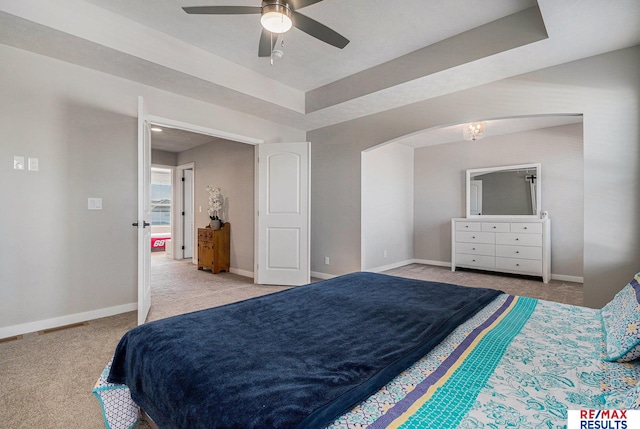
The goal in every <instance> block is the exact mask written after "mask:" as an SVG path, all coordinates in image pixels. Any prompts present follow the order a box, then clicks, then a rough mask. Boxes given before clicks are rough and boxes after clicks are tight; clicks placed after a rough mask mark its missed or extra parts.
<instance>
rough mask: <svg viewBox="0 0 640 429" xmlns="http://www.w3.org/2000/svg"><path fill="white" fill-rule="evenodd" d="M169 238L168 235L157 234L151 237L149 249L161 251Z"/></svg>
mask: <svg viewBox="0 0 640 429" xmlns="http://www.w3.org/2000/svg"><path fill="white" fill-rule="evenodd" d="M169 240H171V236H170V235H159V236H155V237H151V251H152V252H154V251H163V252H164V250H165V249H166V245H167V244H168V243H169Z"/></svg>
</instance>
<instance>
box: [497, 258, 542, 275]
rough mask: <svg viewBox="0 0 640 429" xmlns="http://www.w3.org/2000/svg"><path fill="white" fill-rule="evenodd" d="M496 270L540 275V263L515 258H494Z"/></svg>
mask: <svg viewBox="0 0 640 429" xmlns="http://www.w3.org/2000/svg"><path fill="white" fill-rule="evenodd" d="M496 268H497V269H499V270H506V271H516V272H519V273H526V274H537V275H541V274H542V261H534V260H531V259H517V258H496Z"/></svg>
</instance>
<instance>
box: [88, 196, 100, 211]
mask: <svg viewBox="0 0 640 429" xmlns="http://www.w3.org/2000/svg"><path fill="white" fill-rule="evenodd" d="M87 208H88V209H89V210H102V198H89V199H88V207H87Z"/></svg>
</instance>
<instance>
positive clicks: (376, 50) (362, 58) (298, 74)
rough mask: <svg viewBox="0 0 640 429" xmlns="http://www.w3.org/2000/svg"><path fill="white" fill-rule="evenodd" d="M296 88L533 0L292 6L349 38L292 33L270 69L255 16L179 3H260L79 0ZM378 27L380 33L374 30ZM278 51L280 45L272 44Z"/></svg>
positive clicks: (241, 1)
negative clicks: (342, 41) (195, 10)
mask: <svg viewBox="0 0 640 429" xmlns="http://www.w3.org/2000/svg"><path fill="white" fill-rule="evenodd" d="M87 1H88V2H89V3H93V4H95V5H96V6H100V7H102V8H104V9H107V10H109V11H111V12H115V13H117V14H119V15H122V16H125V17H127V18H129V19H132V20H134V21H137V22H139V23H141V24H143V25H145V26H148V27H150V28H153V29H155V30H158V31H161V32H163V33H166V34H168V35H170V36H172V37H175V38H177V39H180V40H182V41H184V42H187V43H189V44H190V45H194V46H197V47H199V48H202V49H204V50H206V51H208V52H211V53H213V54H216V55H218V56H221V57H223V58H226V59H228V60H231V61H233V62H234V63H236V64H240V65H242V66H244V67H247V68H249V69H251V70H254V71H256V72H258V73H260V74H263V75H265V76H268V77H269V78H271V79H274V80H277V81H280V82H282V83H284V84H285V85H288V86H291V87H293V88H296V89H298V90H301V91H309V90H311V89H314V88H317V87H319V86H322V85H325V84H328V83H331V82H334V81H336V80H338V79H341V78H343V77H346V76H349V75H352V74H354V73H356V72H359V71H362V70H365V69H368V68H370V67H373V66H376V65H378V64H382V63H385V62H387V61H390V60H393V59H395V58H398V57H399V56H401V55H404V54H408V53H410V52H413V51H415V50H417V49H420V48H422V47H425V46H428V45H431V44H433V43H435V42H438V41H440V40H443V39H446V38H448V37H451V36H455V35H456V34H459V33H462V32H464V31H466V30H468V29H470V28H474V27H478V26H480V25H483V24H486V23H488V22H491V21H494V20H496V19H498V18H502V17H504V16H507V15H510V14H513V13H516V12H519V11H521V10H524V9H527V8H529V7H532V6H534V5H535V4H536V2H535V0H491V1H482V0H447V1H433V0H431V1H426V0H402V1H396V2H389V1H388V0H349V1H345V0H324V1H321V2H320V3H316V4H314V5H311V6H308V7H306V8H303V9H300V10H299V12H300V13H302V14H304V15H307V16H308V17H309V18H312V19H315V20H316V21H318V22H320V23H322V24H324V25H326V26H328V27H330V28H331V29H333V30H335V31H337V32H338V33H340V34H342V35H343V36H344V37H346V38H347V39H349V40H350V43H349V44H348V45H347V46H346V47H345V48H344V49H343V50H340V49H338V48H335V47H332V46H329V45H327V44H325V43H322V42H320V41H318V40H316V39H314V38H312V37H311V36H309V35H307V34H306V33H303V32H302V31H300V30H298V29H295V28H294V29H292V30H291V31H290V32H288V33H286V34H285V35H284V39H285V46H284V48H280V49H282V50H283V51H284V57H283V58H282V59H281V60H279V61H277V62H276V63H275V64H274V66H271V65H270V61H269V59H268V58H258V39H259V37H260V31H261V28H262V27H261V25H260V16H259V15H188V14H186V13H185V12H183V11H182V9H181V7H183V6H213V5H216V6H219V5H225V6H226V5H229V6H260V4H261V1H260V0H215V1H214V0H177V1H176V0H135V1H131V0H87ZM391 4H393V5H394V6H395V7H393V8H392V9H390V5H391ZM381 29H382V31H381ZM278 46H280V45H278Z"/></svg>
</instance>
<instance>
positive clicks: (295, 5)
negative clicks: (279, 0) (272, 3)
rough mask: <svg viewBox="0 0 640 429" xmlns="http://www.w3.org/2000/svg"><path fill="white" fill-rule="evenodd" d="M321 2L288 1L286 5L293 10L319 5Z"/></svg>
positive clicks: (313, 0)
mask: <svg viewBox="0 0 640 429" xmlns="http://www.w3.org/2000/svg"><path fill="white" fill-rule="evenodd" d="M321 1H322V0H288V1H287V3H288V4H289V6H291V8H292V9H293V10H298V9H302V8H303V7H307V6H311V5H312V4H316V3H320V2H321Z"/></svg>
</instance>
